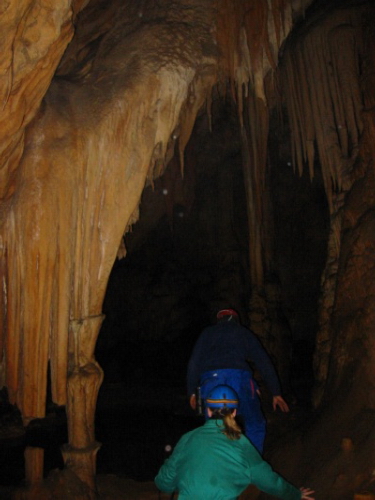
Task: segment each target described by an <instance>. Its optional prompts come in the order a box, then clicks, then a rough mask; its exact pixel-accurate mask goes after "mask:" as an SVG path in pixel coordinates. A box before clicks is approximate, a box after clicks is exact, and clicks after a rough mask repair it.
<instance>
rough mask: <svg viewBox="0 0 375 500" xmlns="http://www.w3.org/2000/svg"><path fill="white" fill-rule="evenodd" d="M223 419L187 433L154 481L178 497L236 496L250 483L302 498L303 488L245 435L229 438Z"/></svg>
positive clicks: (218, 499) (288, 499)
mask: <svg viewBox="0 0 375 500" xmlns="http://www.w3.org/2000/svg"><path fill="white" fill-rule="evenodd" d="M221 425H223V424H222V421H221V420H218V421H216V420H207V422H206V423H205V424H204V425H203V426H201V427H198V428H197V429H194V430H193V431H190V432H188V433H187V434H184V435H183V436H182V438H181V439H180V440H179V442H178V443H177V445H176V447H175V449H174V451H173V453H172V455H171V457H170V458H169V459H167V460H166V461H165V462H164V464H163V465H162V467H161V468H160V470H159V472H158V474H157V476H156V478H155V484H156V486H157V487H158V488H159V490H161V491H165V492H167V493H172V492H173V491H178V492H179V495H178V499H179V500H192V499H194V500H235V499H236V498H238V496H239V495H240V494H241V493H242V492H243V491H244V490H245V489H246V488H247V487H248V486H249V485H250V484H254V485H255V486H257V487H258V488H259V489H260V490H261V491H263V492H265V493H268V494H270V495H274V496H276V497H278V498H281V499H284V500H299V499H300V498H301V491H300V490H299V489H297V488H295V487H294V486H293V485H292V484H290V483H288V482H287V481H285V479H283V478H282V477H281V476H279V474H277V473H276V472H274V471H273V469H272V468H271V466H270V465H269V464H268V463H267V462H266V461H264V460H263V459H262V457H261V456H260V454H259V453H258V452H257V450H256V449H255V448H254V446H253V445H252V444H251V443H250V441H249V440H248V439H247V438H246V437H245V436H243V435H241V437H240V439H238V440H230V439H228V438H227V436H225V435H224V434H223V432H222V428H221V427H220V426H221Z"/></svg>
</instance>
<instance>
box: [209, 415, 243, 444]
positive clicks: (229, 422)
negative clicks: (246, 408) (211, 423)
mask: <svg viewBox="0 0 375 500" xmlns="http://www.w3.org/2000/svg"><path fill="white" fill-rule="evenodd" d="M210 410H211V411H212V416H211V417H210V418H212V419H216V420H219V419H220V420H222V421H223V424H224V430H223V434H225V435H226V436H227V438H228V439H231V440H233V441H234V440H236V439H240V436H241V434H242V431H241V428H240V426H239V425H238V424H237V422H236V420H235V418H234V416H233V412H234V410H235V408H227V407H225V406H224V407H222V408H210Z"/></svg>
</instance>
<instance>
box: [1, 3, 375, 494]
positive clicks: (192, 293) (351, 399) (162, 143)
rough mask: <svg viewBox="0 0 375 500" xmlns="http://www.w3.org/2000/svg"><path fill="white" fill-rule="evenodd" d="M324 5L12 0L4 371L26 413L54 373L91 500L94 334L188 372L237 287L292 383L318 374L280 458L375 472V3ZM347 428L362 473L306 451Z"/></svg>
mask: <svg viewBox="0 0 375 500" xmlns="http://www.w3.org/2000/svg"><path fill="white" fill-rule="evenodd" d="M311 3H312V2H309V1H298V2H294V1H293V2H291V1H287V0H272V1H270V2H264V1H262V0H248V1H246V2H240V1H238V2H233V1H231V0H220V1H218V2H216V1H213V0H205V1H204V2H202V1H197V0H180V1H173V2H169V1H160V2H157V3H155V2H152V1H148V0H144V1H141V2H137V3H136V4H135V3H134V2H126V1H120V0H112V1H110V2H107V1H100V0H92V1H90V2H88V1H83V0H81V1H75V2H73V1H68V0H66V1H64V2H63V1H59V2H54V3H53V4H51V2H48V1H43V0H40V1H38V2H31V1H30V2H27V1H26V0H25V1H24V2H22V3H19V2H14V1H11V2H7V3H6V4H4V6H2V7H1V8H0V12H1V27H2V34H3V36H2V40H1V47H2V51H1V54H2V55H1V64H0V67H1V72H0V92H1V96H2V102H3V112H2V115H1V118H0V120H1V131H2V133H1V137H0V160H1V178H0V196H1V212H0V214H1V224H0V238H1V239H0V242H1V244H0V251H1V274H0V276H1V281H2V287H1V307H0V311H1V331H0V345H1V352H0V362H1V364H0V381H1V385H2V386H5V387H6V388H7V390H8V393H9V399H10V404H12V405H16V407H17V408H18V409H19V411H20V412H21V415H22V418H23V423H24V425H27V424H28V423H29V422H32V421H33V420H34V419H36V418H43V417H44V416H45V414H46V402H47V392H48V384H49V383H50V397H51V400H52V401H53V403H54V404H56V405H58V406H65V407H66V411H67V419H68V442H67V443H66V446H65V447H64V449H63V455H64V459H65V463H66V466H67V470H68V471H67V474H66V477H68V476H69V474H70V472H73V473H74V474H75V475H76V476H77V477H78V482H79V481H81V482H82V483H83V486H82V489H81V490H80V486H79V485H78V486H77V488H78V490H80V491H81V492H77V498H94V497H95V495H96V485H95V457H96V453H97V451H98V449H99V443H97V442H96V438H95V425H94V415H95V408H96V401H97V395H98V391H99V388H100V386H101V383H102V379H103V370H102V368H101V367H100V364H98V362H97V360H96V356H95V350H96V354H97V357H98V359H101V360H102V361H103V367H104V375H105V371H106V369H107V370H110V368H111V367H110V360H109V361H108V359H106V355H110V348H112V349H117V347H118V346H120V348H121V349H123V350H124V357H123V360H125V363H126V360H127V359H128V358H129V357H131V356H132V354H131V352H132V349H133V348H134V346H135V345H136V343H137V342H139V341H140V340H142V341H151V342H155V341H157V342H164V343H165V345H167V346H168V349H170V350H171V351H170V352H172V353H174V354H173V356H174V362H171V365H170V369H171V370H173V371H176V370H179V377H181V378H182V377H183V363H184V361H186V359H187V356H188V350H189V348H190V347H191V345H192V342H193V336H194V335H196V334H198V331H199V329H200V328H201V327H203V326H205V323H208V322H209V321H211V319H212V312H213V310H214V309H215V307H221V306H222V305H225V304H223V302H227V301H231V302H233V304H232V305H233V306H236V307H237V308H238V309H239V311H240V314H241V317H242V319H243V322H244V323H245V324H249V325H251V327H252V328H253V329H254V331H255V332H256V334H257V335H259V337H260V338H261V340H262V341H263V343H264V344H265V346H266V347H267V349H268V350H269V352H270V354H271V355H272V357H273V359H274V360H275V364H276V365H277V367H278V370H279V372H280V376H281V378H282V383H283V387H284V389H285V391H286V392H287V393H288V394H290V397H292V396H293V393H294V392H295V391H296V390H301V388H298V387H296V383H298V382H297V381H301V380H302V381H303V384H306V385H307V389H308V391H311V390H312V394H313V398H312V403H313V405H314V408H315V411H316V412H317V417H318V420H317V422H318V424H319V425H318V424H317V425H315V427H314V426H313V427H312V429H311V430H310V432H309V433H307V434H306V435H304V436H300V435H297V438H296V439H293V440H291V443H290V444H288V443H284V445H283V447H281V448H280V449H281V450H282V451H283V452H285V450H287V449H288V446H289V447H290V449H291V450H292V453H291V456H293V459H294V466H293V461H291V462H289V464H285V463H283V461H282V459H281V463H280V457H278V455H277V453H275V454H274V455H273V460H274V463H275V464H278V465H279V466H280V467H281V469H283V467H284V470H285V471H286V472H287V473H288V477H290V478H291V479H292V478H295V480H296V481H297V482H298V483H300V482H301V481H302V480H304V479H305V478H306V479H311V481H312V482H313V483H314V484H312V486H315V487H316V488H317V490H318V491H322V492H324V493H322V494H328V493H327V491H328V489H330V493H331V494H332V495H333V497H332V498H344V497H343V492H344V493H345V494H348V495H351V494H352V493H353V491H354V489H355V488H357V489H358V488H360V487H361V485H362V483H361V481H360V479H358V478H362V479H363V480H364V479H365V478H366V477H367V476H368V475H369V474H370V473H371V470H370V469H371V467H372V469H373V467H374V456H373V452H372V451H371V444H373V441H374V430H373V429H372V428H371V425H370V423H369V422H370V421H371V419H370V418H369V417H368V416H369V415H372V412H373V411H374V393H375V388H374V386H373V375H374V373H373V370H374V368H373V367H374V362H373V361H374V340H373V339H374V329H373V324H374V311H375V308H374V304H373V302H374V296H375V293H374V282H375V280H374V265H373V256H374V234H375V233H374V216H373V212H374V195H373V193H374V187H375V186H374V176H373V163H374V153H375V151H374V146H373V144H374V140H373V138H374V131H375V127H374V85H373V83H374V53H375V52H374V32H373V28H372V26H373V22H374V19H375V16H374V7H373V5H372V2H366V1H363V2H351V1H342V2H339V1H332V2H321V1H318V2H314V3H313V5H312V6H311V8H309V5H310V4H311ZM290 33H291V36H289V37H288V35H289V34H290ZM131 230H133V232H130V231H131ZM187 236H188V238H186V237H187ZM117 258H119V259H120V260H116V259H117ZM158 259H159V260H158ZM132 266H134V267H133V268H132ZM142 267H143V268H144V273H141V272H140V270H141V268H142ZM117 273H118V274H117ZM124 281H125V282H126V284H125V285H124ZM107 285H108V286H107ZM124 287H125V288H127V290H126V289H124ZM129 289H130V290H131V293H129ZM118 303H121V306H122V309H119V308H118ZM163 310H167V311H168V314H167V318H166V317H165V314H161V311H163ZM194 311H198V313H199V314H198V315H197V316H198V317H197V316H194V314H192V312H194ZM146 312H147V314H146ZM104 314H106V317H105V316H104ZM103 320H104V321H103ZM150 324H151V325H152V327H150ZM160 332H162V333H160ZM192 332H193V333H192ZM124 336H125V337H126V340H125V341H124V338H123V337H124ZM98 337H99V340H98V344H97V339H98ZM181 339H183V340H181ZM179 341H181V344H179V343H178V342H179ZM138 345H139V344H138ZM145 345H146V344H145ZM149 345H150V344H149ZM181 346H183V347H181ZM163 347H164V346H163ZM181 349H183V352H182V353H181ZM154 353H155V351H152V348H151V350H150V355H151V356H152V355H153V354H154ZM179 356H181V358H179ZM109 359H110V358H109ZM177 360H178V361H180V363H179V366H178V367H177V366H176V365H177V362H176V361H177ZM106 363H107V366H106ZM130 368H131V362H130V361H129V371H130ZM49 370H50V371H49ZM48 373H50V376H48ZM112 375H113V376H117V373H116V370H114V372H113V373H112ZM308 394H309V393H308ZM300 396H301V392H300ZM306 399H307V401H305V402H306V403H309V400H310V398H309V396H308V397H306ZM338 416H339V417H340V425H339V426H338V425H337V423H336V422H337V419H338ZM353 422H355V423H356V425H354V424H353ZM319 433H320V434H319ZM323 433H325V434H326V435H328V436H329V437H330V439H329V440H328V441H327V443H325V446H324V447H323V452H322V450H321V449H320V448H319V446H321V440H319V439H317V438H316V436H317V435H320V436H321V435H323ZM347 437H351V438H352V439H353V441H354V444H355V448H354V449H355V453H354V454H353V455H352V457H355V461H356V467H352V465H353V464H352V462H351V463H350V466H351V467H352V469H351V473H352V474H353V477H351V476H350V474H349V475H348V474H346V473H342V467H343V462H342V461H341V462H340V459H339V458H338V459H337V460H336V461H335V460H332V461H331V462H330V467H329V468H328V471H329V473H328V472H327V473H326V474H321V470H320V469H319V464H317V465H316V467H315V468H311V457H316V456H319V455H320V456H321V457H322V461H323V462H324V463H326V462H327V461H329V460H330V457H332V455H333V453H334V450H336V449H337V447H338V446H339V443H340V442H341V439H343V438H347ZM306 448H307V449H308V450H309V452H308V454H306V452H305V450H306ZM361 452H363V456H362V455H361ZM301 457H302V458H303V459H302V458H301ZM299 460H300V462H299ZM353 460H354V458H353ZM298 464H299V465H300V468H299V470H298V467H297V465H298ZM288 468H289V469H288ZM340 474H341V476H342V475H344V479H345V480H344V481H341V482H340V481H339V480H337V481H336V482H335V480H334V479H335V477H341V476H340ZM345 474H346V475H345ZM42 475H43V451H42V450H41V449H39V448H33V447H29V448H28V449H27V450H26V478H27V481H28V482H29V483H38V482H39V481H40V480H41V478H42ZM366 475H367V476H366ZM332 478H333V479H332ZM58 481H59V480H57V482H58ZM87 488H88V489H87ZM40 494H41V495H42V493H40ZM334 495H336V496H334ZM340 495H341V496H340ZM40 498H42V496H41V497H40Z"/></svg>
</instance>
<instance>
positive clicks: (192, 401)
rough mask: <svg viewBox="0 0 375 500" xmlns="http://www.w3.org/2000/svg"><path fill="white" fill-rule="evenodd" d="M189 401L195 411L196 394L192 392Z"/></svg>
mask: <svg viewBox="0 0 375 500" xmlns="http://www.w3.org/2000/svg"><path fill="white" fill-rule="evenodd" d="M189 403H190V406H191V409H192V410H194V411H195V410H196V408H197V398H196V397H195V394H192V395H191V396H190V400H189Z"/></svg>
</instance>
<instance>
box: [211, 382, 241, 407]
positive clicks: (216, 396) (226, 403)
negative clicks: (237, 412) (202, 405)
mask: <svg viewBox="0 0 375 500" xmlns="http://www.w3.org/2000/svg"><path fill="white" fill-rule="evenodd" d="M238 403H239V401H238V394H237V392H236V391H235V390H234V389H232V387H229V385H217V386H216V387H214V388H213V389H212V390H211V391H210V392H209V393H208V396H207V398H206V406H207V407H208V408H238Z"/></svg>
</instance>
